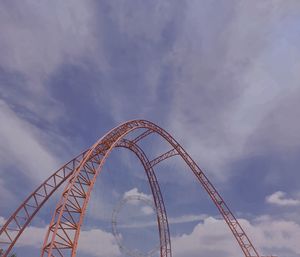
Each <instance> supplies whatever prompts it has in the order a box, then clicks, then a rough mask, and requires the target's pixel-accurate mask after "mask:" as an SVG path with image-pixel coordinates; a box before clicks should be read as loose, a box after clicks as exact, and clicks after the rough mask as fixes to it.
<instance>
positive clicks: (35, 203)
mask: <svg viewBox="0 0 300 257" xmlns="http://www.w3.org/2000/svg"><path fill="white" fill-rule="evenodd" d="M146 132H147V133H142V134H141V135H140V136H139V137H137V138H136V139H134V140H131V141H130V140H126V139H122V140H121V141H119V142H118V143H117V144H116V147H123V148H127V149H129V150H131V151H132V152H133V153H134V154H135V155H136V156H137V157H138V158H139V160H140V161H141V163H142V165H143V167H144V169H145V172H146V175H147V177H148V181H149V185H150V188H151V191H152V195H153V199H155V200H156V201H155V202H154V203H155V208H156V210H157V223H158V228H159V237H160V252H161V256H166V257H171V256H172V253H171V241H170V234H169V225H168V220H167V214H166V210H165V206H164V202H163V198H162V195H161V192H160V188H159V184H158V181H157V179H156V176H155V173H154V170H153V168H152V167H153V166H154V165H153V163H152V164H151V163H150V161H149V160H148V158H147V156H146V154H145V153H144V151H143V150H142V149H141V148H140V147H139V146H138V145H137V142H138V141H139V140H141V139H142V138H143V137H145V136H146V135H149V134H150V133H149V131H146ZM87 152H88V150H87V151H85V152H83V153H81V154H80V155H78V156H77V157H75V158H74V159H72V160H71V161H69V162H68V163H67V164H65V165H63V166H62V167H61V168H60V169H59V170H58V171H56V172H55V173H54V174H53V175H51V176H50V177H49V178H48V179H46V180H45V181H44V182H43V183H42V184H41V185H40V186H39V187H38V188H37V189H36V190H35V191H34V192H33V193H32V194H31V195H29V197H28V198H27V199H26V200H25V201H24V202H23V203H22V204H21V205H20V206H19V207H18V208H17V209H16V211H15V212H14V213H13V214H12V215H11V217H10V218H9V219H8V220H7V221H6V222H5V224H4V225H3V226H2V228H1V230H0V239H1V240H0V246H2V245H4V246H6V247H4V246H2V247H0V248H1V249H3V252H2V253H1V254H2V255H1V254H0V256H3V257H6V256H8V254H9V253H10V251H11V249H12V248H13V246H14V245H15V243H16V242H17V240H18V238H19V237H20V236H21V234H22V233H23V231H24V230H25V229H26V227H27V226H28V225H29V223H30V222H31V220H32V219H33V217H34V216H35V215H36V214H37V213H38V211H39V210H40V209H41V207H42V206H43V205H44V204H45V203H46V202H47V200H48V199H49V198H50V197H51V196H52V194H53V193H54V192H55V191H56V190H57V189H58V188H59V187H60V186H61V185H63V183H64V182H65V181H66V180H67V179H68V178H69V177H70V176H71V174H72V173H73V172H74V171H75V170H76V168H77V167H78V165H79V164H80V162H81V160H82V159H83V157H84V156H85V154H86V153H87ZM173 155H174V154H173ZM173 155H170V154H169V155H168V157H167V156H164V159H165V158H169V157H172V156H173ZM156 163H158V162H157V161H156Z"/></svg>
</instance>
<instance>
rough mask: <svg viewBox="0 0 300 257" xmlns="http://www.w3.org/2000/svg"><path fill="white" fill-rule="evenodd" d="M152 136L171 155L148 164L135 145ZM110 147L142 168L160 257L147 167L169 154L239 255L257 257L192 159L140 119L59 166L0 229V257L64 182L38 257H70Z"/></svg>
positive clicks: (164, 252)
mask: <svg viewBox="0 0 300 257" xmlns="http://www.w3.org/2000/svg"><path fill="white" fill-rule="evenodd" d="M133 131H135V133H136V132H138V133H139V134H138V136H137V137H135V138H134V139H131V140H130V139H126V137H127V138H128V136H129V135H130V134H131V133H132V132H133ZM152 133H156V134H158V135H160V136H161V137H162V138H163V139H164V140H166V141H167V142H168V143H169V145H170V146H171V150H169V151H167V152H165V153H163V154H161V155H160V156H158V157H156V158H154V159H153V160H149V159H148V158H147V156H146V154H145V153H144V151H143V150H142V149H141V147H140V146H139V144H138V143H139V141H141V140H143V139H144V138H145V137H147V136H148V135H150V134H152ZM115 147H124V148H127V149H129V150H131V151H132V152H133V153H135V154H136V156H137V157H138V158H139V160H140V161H141V163H142V165H143V167H144V169H145V172H146V175H147V178H148V181H149V184H150V187H151V191H152V195H153V200H154V204H155V208H156V210H157V224H158V230H159V238H160V256H161V257H171V256H172V251H171V241H170V233H169V225H168V219H167V214H166V209H165V205H164V201H163V197H162V194H161V192H160V187H159V183H158V181H157V178H156V176H155V172H154V169H153V167H154V166H155V165H156V164H158V163H160V162H161V161H163V160H165V159H167V158H170V157H172V156H174V155H179V156H181V158H182V159H183V160H184V161H185V163H186V164H187V165H188V167H189V168H190V169H191V171H192V172H193V173H194V175H195V176H196V178H197V180H198V181H199V183H200V184H201V185H202V186H203V188H204V189H205V191H206V192H207V193H208V195H209V196H210V198H211V200H212V201H213V202H214V204H215V205H216V207H217V208H218V210H219V212H220V214H221V215H222V216H223V218H224V220H225V222H226V223H227V225H228V227H229V229H230V230H231V232H232V234H233V236H234V237H235V239H236V241H237V242H238V244H239V246H240V248H241V250H242V252H243V253H244V255H245V256H246V257H261V255H259V253H258V252H257V250H256V249H255V247H254V246H253V244H252V243H251V241H250V239H249V237H248V236H247V235H246V233H245V231H244V229H243V228H242V227H241V225H240V223H239V222H238V220H237V219H236V218H235V216H234V215H233V213H232V212H231V211H230V209H229V208H228V206H227V204H226V203H225V201H224V200H223V198H222V197H221V195H220V194H219V193H218V191H217V190H216V188H215V187H214V186H213V184H212V183H211V182H210V181H209V180H208V178H207V177H206V175H205V174H204V173H203V171H202V170H201V169H200V168H199V167H198V165H197V164H196V163H195V162H194V160H193V159H192V158H191V157H190V156H189V155H188V153H187V152H186V151H185V150H184V149H183V148H182V147H181V146H180V145H179V143H178V142H177V141H176V140H175V139H174V138H173V137H172V136H171V135H170V134H169V133H168V132H166V131H165V130H163V129H162V128H160V127H159V126H157V125H155V124H153V123H151V122H149V121H146V120H133V121H128V122H125V123H123V124H121V125H119V126H117V127H115V128H114V129H112V130H111V131H109V132H108V133H107V134H106V135H104V136H103V137H102V138H101V139H100V140H99V141H98V142H96V143H95V144H94V145H93V146H92V147H91V148H89V149H88V150H86V151H85V152H83V153H81V154H80V155H78V156H76V157H75V158H74V159H72V160H71V161H69V162H68V163H66V164H65V165H63V166H62V167H61V168H60V169H59V170H58V171H56V172H55V173H54V174H53V175H52V176H50V177H49V178H48V179H47V180H45V181H44V182H43V183H42V184H41V185H40V186H39V187H38V188H37V189H36V190H35V191H34V192H33V193H32V194H30V195H29V197H28V198H27V199H26V200H25V201H24V202H23V203H22V204H21V205H20V206H19V207H18V208H17V209H16V211H15V212H14V213H13V214H12V215H11V216H10V217H9V218H8V219H7V220H6V222H5V224H4V225H3V226H2V228H1V230H0V248H1V249H3V250H2V253H0V256H1V257H7V256H8V254H9V253H10V251H11V250H12V248H13V246H14V245H15V243H16V242H17V240H18V238H19V237H20V236H21V234H22V233H23V232H24V230H25V229H26V227H27V226H28V224H29V223H30V222H31V220H32V219H33V218H34V216H35V215H36V214H37V213H38V211H39V210H40V208H41V207H42V206H43V205H44V203H45V202H46V201H47V200H48V199H49V198H50V197H51V196H52V194H53V193H54V192H55V191H56V190H57V189H58V188H59V187H60V186H61V185H62V184H63V183H64V182H66V181H67V183H66V186H65V189H64V190H63V193H62V195H61V198H60V201H59V202H58V204H57V206H56V208H55V210H54V213H53V217H52V220H51V222H50V225H49V228H48V231H47V234H46V237H45V241H44V244H43V247H42V250H41V256H42V257H44V256H48V257H52V256H60V257H63V256H72V257H74V256H76V249H77V245H78V240H79V234H80V228H81V225H82V222H83V218H84V215H85V211H86V208H87V205H88V202H89V198H90V194H91V191H92V189H93V186H94V184H95V181H96V179H97V176H98V174H99V173H100V172H101V170H102V167H103V165H104V163H105V160H106V159H107V158H108V156H109V155H110V153H111V151H112V150H113V149H114V148H115Z"/></svg>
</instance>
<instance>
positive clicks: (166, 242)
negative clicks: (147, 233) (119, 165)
mask: <svg viewBox="0 0 300 257" xmlns="http://www.w3.org/2000/svg"><path fill="white" fill-rule="evenodd" d="M116 147H125V148H128V149H130V150H131V151H133V152H134V153H135V154H136V155H137V157H138V158H139V159H140V161H141V163H142V165H143V166H144V169H145V171H146V175H147V177H148V181H149V184H150V187H151V192H152V195H153V199H154V204H155V208H156V213H157V224H158V231H159V239H160V256H161V257H172V252H171V239H170V232H169V223H168V219H167V212H166V208H165V204H164V200H163V197H162V194H161V191H160V187H159V183H158V181H157V178H156V176H155V173H154V170H153V166H152V165H151V162H150V161H149V159H148V158H147V156H146V154H145V153H144V151H143V150H142V149H141V148H140V147H139V146H138V145H137V144H134V143H133V141H130V140H127V139H122V140H120V141H119V142H118V143H117V145H116ZM170 157H171V156H170Z"/></svg>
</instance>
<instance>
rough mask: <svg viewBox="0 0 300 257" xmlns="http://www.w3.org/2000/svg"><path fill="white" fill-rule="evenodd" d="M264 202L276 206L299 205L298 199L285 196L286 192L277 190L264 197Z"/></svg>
mask: <svg viewBox="0 0 300 257" xmlns="http://www.w3.org/2000/svg"><path fill="white" fill-rule="evenodd" d="M266 202H267V203H270V204H275V205H278V206H299V205H300V200H297V199H292V198H287V197H286V193H285V192H282V191H277V192H275V193H273V194H271V195H269V196H267V197H266Z"/></svg>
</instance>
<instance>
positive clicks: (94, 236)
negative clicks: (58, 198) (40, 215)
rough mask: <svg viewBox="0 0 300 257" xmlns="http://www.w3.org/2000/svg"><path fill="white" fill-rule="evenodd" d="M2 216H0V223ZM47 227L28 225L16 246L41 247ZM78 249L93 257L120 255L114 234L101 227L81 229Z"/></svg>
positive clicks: (2, 219) (0, 222)
mask: <svg viewBox="0 0 300 257" xmlns="http://www.w3.org/2000/svg"><path fill="white" fill-rule="evenodd" d="M3 222H4V218H3V217H0V225H1V224H3ZM47 229H48V228H47V227H34V226H29V227H28V228H27V229H26V230H25V231H24V232H23V234H22V236H21V237H20V238H19V240H18V243H17V244H16V247H22V246H30V247H34V248H41V247H42V245H43V242H44V238H45V235H46V231H47ZM78 251H79V252H81V253H83V254H89V255H91V256H95V257H106V256H112V257H115V256H120V251H119V248H118V245H117V244H116V243H115V239H114V236H113V235H112V234H111V233H108V232H106V231H104V230H101V229H91V230H83V231H81V232H80V238H79V244H78Z"/></svg>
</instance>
